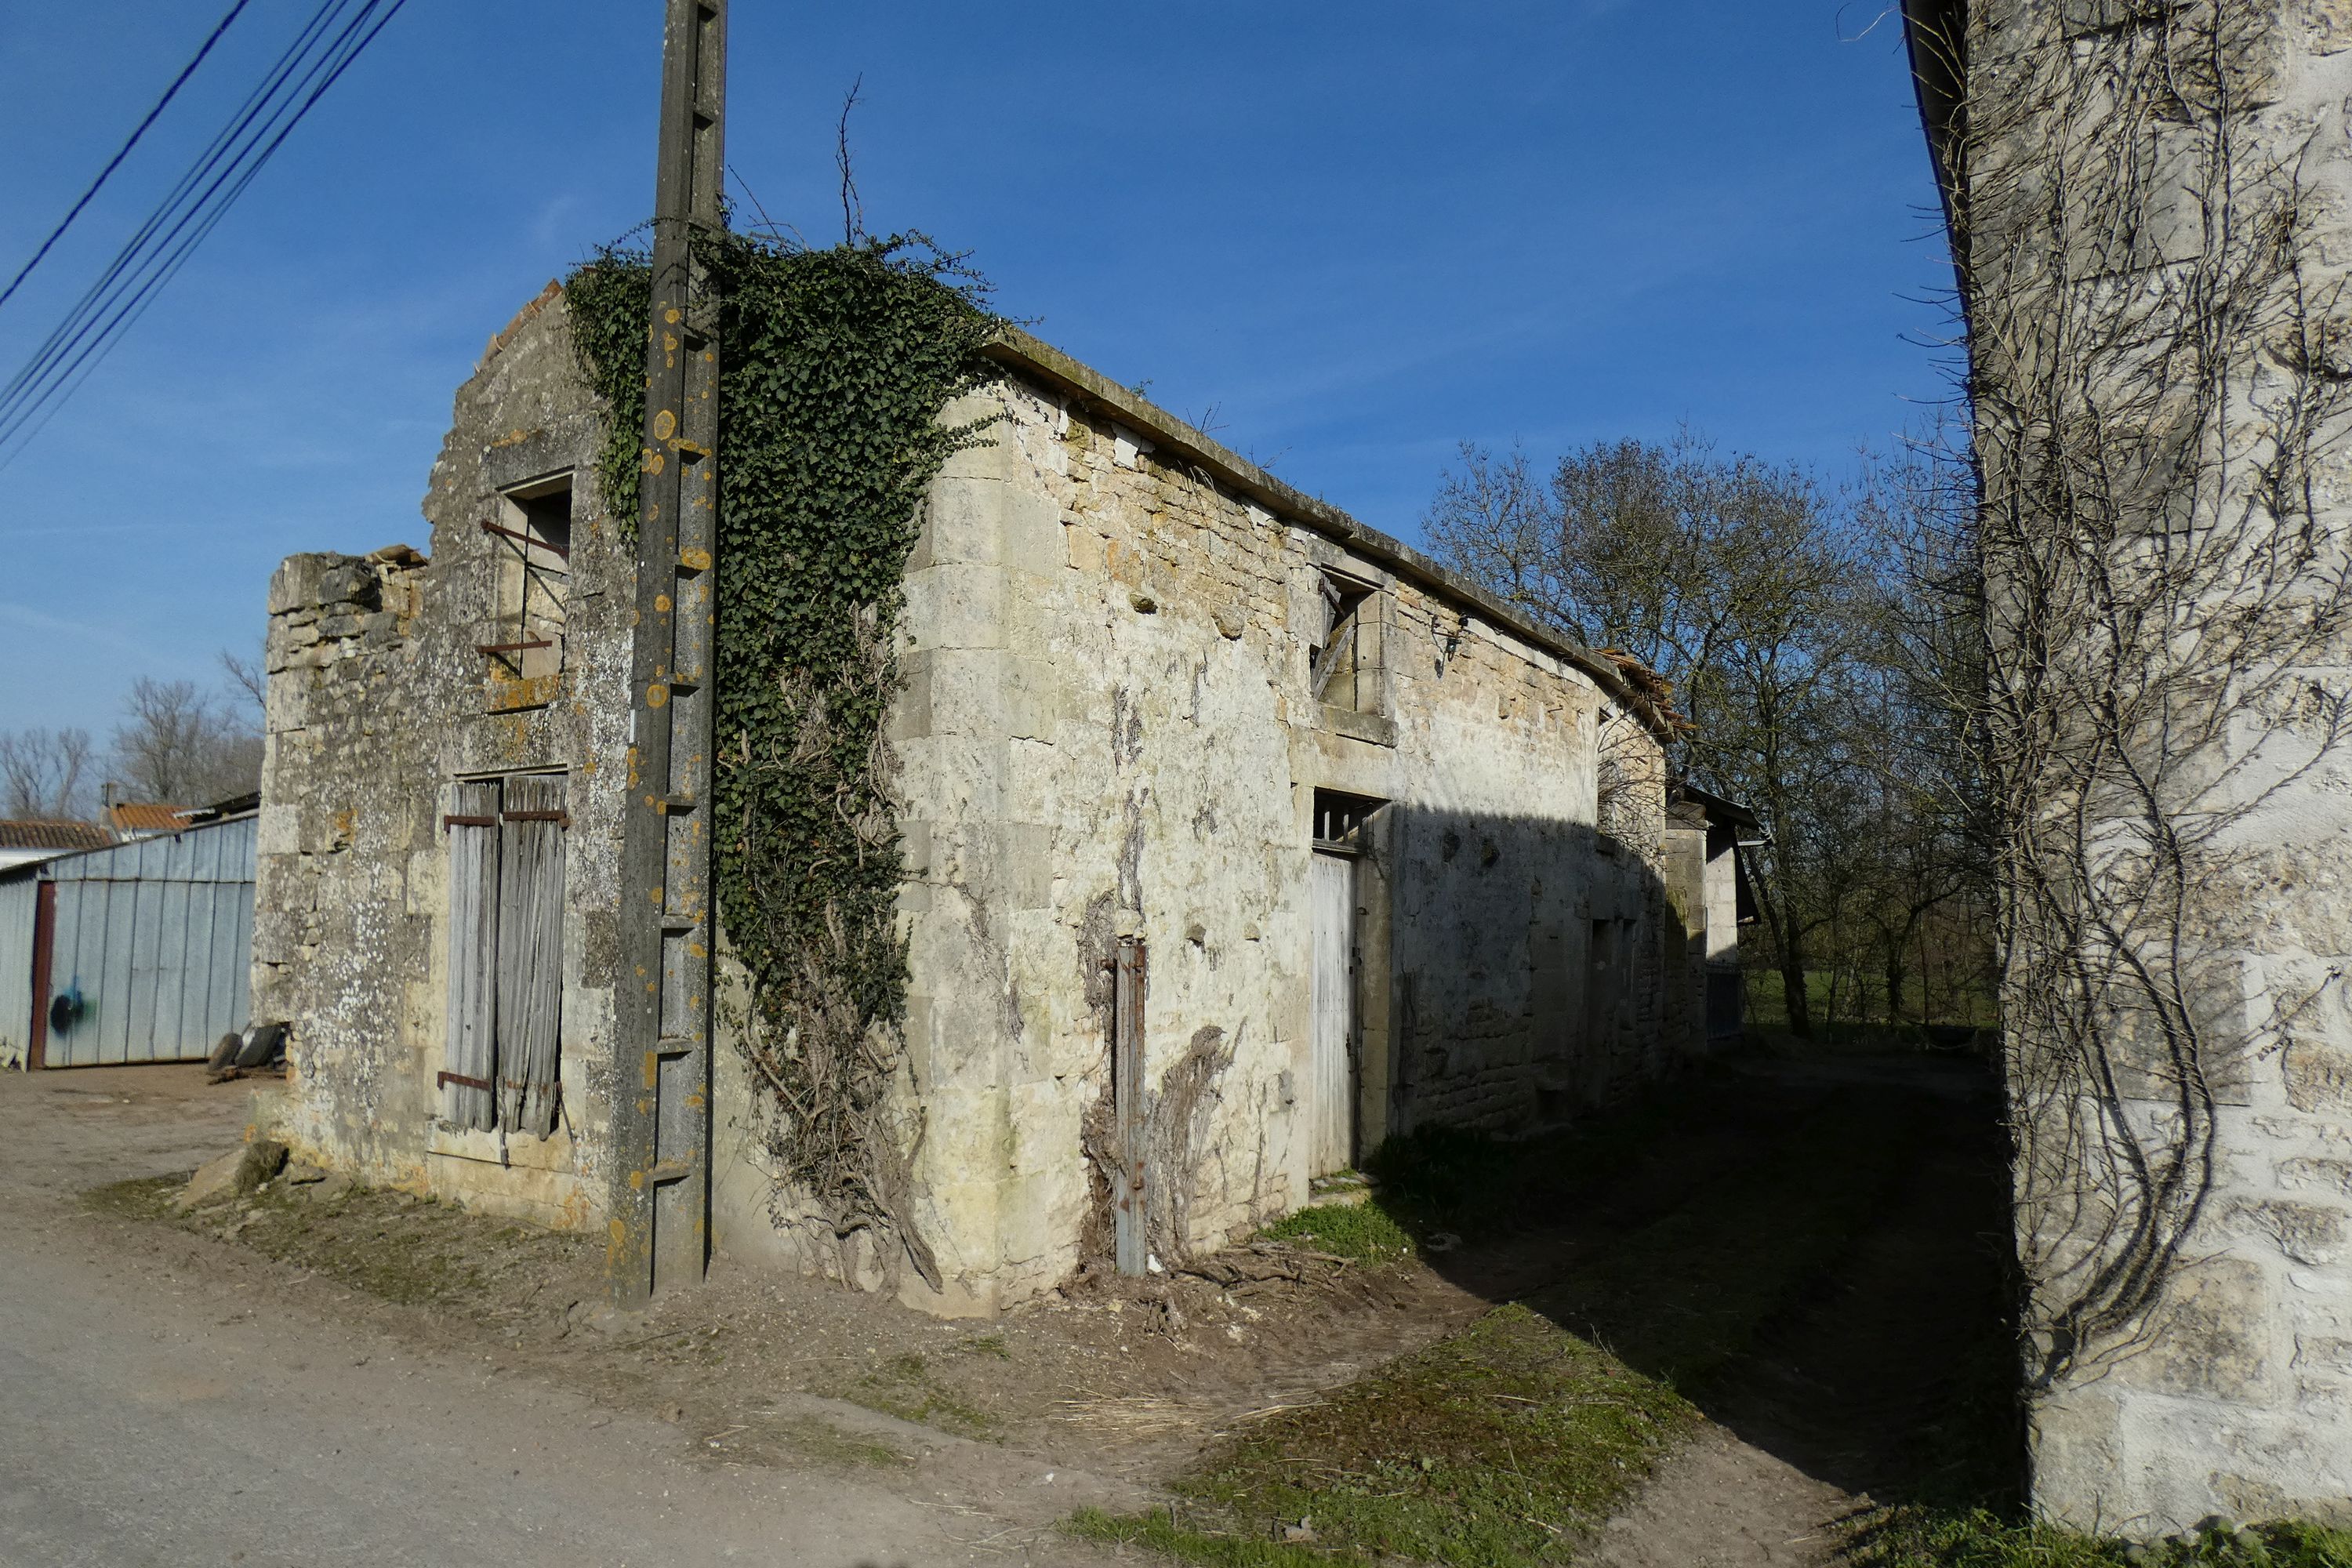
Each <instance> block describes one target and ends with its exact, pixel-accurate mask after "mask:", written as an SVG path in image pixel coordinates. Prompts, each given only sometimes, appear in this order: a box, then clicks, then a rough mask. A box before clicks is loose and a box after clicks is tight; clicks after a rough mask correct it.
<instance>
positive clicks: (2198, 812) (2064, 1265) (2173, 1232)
mask: <svg viewBox="0 0 2352 1568" xmlns="http://www.w3.org/2000/svg"><path fill="white" fill-rule="evenodd" d="M1920 9H1921V10H1922V11H1923V12H1924V11H1926V10H1927V7H1921V8H1920ZM1954 9H1955V11H1957V8H1954ZM1969 11H1970V13H1971V14H1970V15H1969V16H1968V17H1967V20H1966V21H1965V22H1964V23H1961V22H1955V23H1954V24H1951V26H1953V28H1954V30H1952V31H1949V32H1939V31H1937V28H1936V27H1935V26H1933V25H1923V24H1922V23H1921V21H1920V20H1919V18H1917V17H1915V18H1914V28H1915V43H1917V42H1924V43H1925V44H1926V46H1927V51H1926V54H1925V56H1924V58H1925V59H1926V60H1927V66H1926V68H1923V79H1927V77H1928V76H1930V75H1931V74H1932V75H1939V76H1941V77H1942V78H1943V79H1946V80H1948V81H1951V82H1955V83H1959V84H1962V86H1961V89H1960V91H1959V92H1958V97H1957V100H1956V101H1955V111H1954V112H1953V113H1952V114H1951V116H1950V124H1949V127H1948V133H1947V137H1946V141H1945V144H1944V145H1943V147H1942V149H1941V152H1942V155H1943V158H1944V162H1945V164H1946V168H1947V172H1948V175H1949V176H1950V184H1949V187H1948V188H1949V189H1950V191H1951V193H1952V197H1953V213H1952V216H1953V226H1954V250H1955V253H1956V256H1957V258H1958V263H1959V268H1960V279H1961V293H1962V298H1963V300H1964V301H1965V302H1966V305H1967V307H1968V310H1969V321H1968V327H1969V397H1970V400H1971V402H1972V404H1973V411H1974V414H1975V433H1976V455H1977V460H1978V463H1979V477H1980V481H1981V495H1980V498H1979V507H1978V509H1977V511H1976V517H1975V527H1976V529H1977V531H1978V537H1977V539H1976V541H1975V544H1976V548H1977V550H1978V552H1979V560H1980V561H1981V563H1982V576H1981V587H1982V592H1981V612H1982V615H1983V617H1984V627H1983V636H1984V641H1983V647H1984V651H1985V659H1986V663H1987V665H1988V667H1989V671H1990V678H1989V680H1988V682H1987V688H1986V690H1985V691H1984V693H1983V694H1982V697H1981V700H1980V703H1979V704H1977V705H1976V706H1975V710H1974V712H1973V713H1972V715H1971V717H1972V720H1973V721H1974V722H1976V723H1977V724H1978V726H1979V730H1980V738H1981V742H1982V746H1983V755H1984V757H1985V759H1986V763H1987V770H1988V773H1989V775H1990V781H1991V784H1992V794H1993V808H1994V809H1993V812H1992V816H1993V818H1994V822H1995V829H1996V833H1997V848H1998V852H1999V859H2000V869H2001V875H2002V884H2003V885H2002V903H2001V926H2002V930H2001V939H2002V940H2001V946H2002V950H2003V953H2004V973H2003V979H2002V1008H2003V1015H2004V1022H2005V1028H2006V1037H2007V1042H2008V1046H2007V1048H2008V1053H2009V1062H2008V1068H2009V1082H2010V1089H2011V1126H2012V1129H2013V1132H2014V1136H2015V1138H2016V1141H2017V1169H2016V1176H2015V1180H2016V1189H2017V1196H2018V1203H2019V1208H2020V1216H2019V1225H2018V1237H2019V1248H2020V1253H2021V1258H2020V1261H2021V1265H2022V1267H2023V1269H2024V1272H2025V1274H2026V1277H2027V1279H2029V1280H2030V1281H2031V1282H2032V1294H2031V1297H2030V1299H2029V1300H2028V1301H2027V1303H2026V1310H2025V1325H2024V1326H2025V1329H2026V1331H2027V1338H2028V1342H2029V1346H2028V1351H2029V1353H2028V1367H2027V1371H2028V1379H2029V1383H2030V1384H2032V1386H2033V1387H2035V1388H2037V1389H2047V1388H2049V1387H2051V1386H2052V1385H2053V1384H2056V1383H2058V1382H2059V1381H2060V1380H2062V1379H2063V1378H2066V1377H2068V1376H2069V1375H2071V1374H2073V1373H2076V1372H2079V1371H2089V1370H2092V1369H2095V1368H2096V1367H2097V1366H2099V1365H2100V1364H2102V1363H2105V1362H2106V1361H2108V1360H2110V1359H2111V1358H2113V1357H2114V1356H2116V1355H2117V1354H2119V1353H2122V1352H2127V1351H2128V1350H2130V1349H2131V1348H2132V1347H2133V1346H2134V1345H2136V1344H2137V1343H2139V1342H2143V1340H2144V1338H2145V1336H2146V1334H2147V1331H2148V1329H2149V1328H2150V1326H2151V1325H2152V1323H2153V1322H2154V1321H2156V1313H2157V1310H2158V1308H2159V1307H2160V1306H2161V1304H2162V1303H2163V1301H2164V1300H2165V1299H2166V1293H2167V1288H2168V1283H2169V1282H2170V1281H2171V1280H2172V1279H2175V1278H2176V1277H2177V1276H2178V1275H2179V1271H2180V1269H2181V1268H2183V1267H2185V1266H2186V1265H2188V1264H2189V1263H2190V1262H2192V1261H2193V1260H2194V1258H2193V1248H2194V1247H2196V1246H2197V1245H2198V1241H2197V1238H2198V1237H2199V1235H2200V1220H2201V1219H2202V1218H2203V1216H2204V1214H2205V1211H2206V1208H2207V1206H2208V1203H2209V1199H2210V1194H2211V1193H2212V1190H2213V1185H2214V1177H2215V1165H2216V1161H2217V1157H2218V1154H2219V1149H2218V1143H2217V1116H2218V1112H2219V1108H2220V1107H2221V1105H2223V1104H2224V1103H2226V1101H2227V1100H2229V1099H2230V1098H2231V1096H2232V1095H2233V1093H2235V1092H2237V1086H2240V1085H2242V1083H2243V1082H2244V1080H2245V1077H2246V1074H2247V1072H2248V1070H2249V1068H2250V1065H2251V1061H2252V1058H2253V1057H2255V1056H2256V1055H2258V1054H2261V1053H2264V1052H2269V1051H2273V1050H2275V1049H2277V1048H2279V1047H2280V1046H2281V1045H2282V1043H2283V1042H2284V1040H2285V1039H2286V1038H2287V1037H2288V1035H2289V1032H2290V1030H2291V1028H2292V1027H2293V1026H2294V1024H2295V1022H2296V1020H2297V1018H2298V1016H2299V1015H2300V1014H2301V1013H2302V1011H2303V1010H2304V1009H2305V1008H2307V1007H2308V1006H2309V1005H2311V1003H2312V1000H2313V998H2314V997H2315V995H2316V994H2318V991H2319V989H2320V988H2321V987H2322V986H2324V985H2325V984H2327V982H2328V981H2329V980H2330V979H2332V978H2333V976H2332V975H2329V974H2326V973H2310V972H2309V967H2308V966H2307V965H2306V966H2305V967H2304V968H2303V969H2302V970H2301V971H2297V970H2295V969H2294V967H2293V966H2292V965H2290V964H2287V963H2281V962H2278V961H2269V962H2267V963H2263V964H2262V965H2261V967H2259V968H2250V966H2249V957H2248V955H2250V954H2252V953H2258V952H2263V951H2264V949H2265V947H2266V945H2268V944H2267V943H2266V941H2265V937H2264V933H2263V931H2262V930H2261V929H2260V922H2261V921H2262V920H2263V914H2262V911H2263V908H2264V906H2265V905H2266V904H2267V903H2268V902H2269V901H2270V900H2269V898H2268V896H2267V890H2268V889H2269V888H2270V887H2271V886H2273V882H2274V879H2276V878H2278V877H2280V876H2282V875H2285V876H2288V877H2290V878H2291V875H2292V872H2291V868H2287V867H2284V866H2281V865H2279V864H2277V863H2275V862H2274V861H2273V859H2272V858H2271V857H2270V855H2269V854H2268V852H2267V850H2266V847H2265V846H2264V844H2263V841H2262V840H2263V836H2262V835H2261V834H2260V833H2259V832H2257V831H2253V830H2252V829H2253V827H2254V825H2255V824H2256V822H2257V819H2258V818H2259V817H2260V816H2262V815H2263V813H2264V812H2265V811H2266V810H2267V809H2269V808H2270V807H2271V806H2272V805H2273V804H2275V803H2276V802H2277V801H2278V800H2279V798H2280V796H2281V795H2282V792H2284V791H2287V790H2289V789H2292V788H2294V787H2296V786H2297V785H2298V784H2299V783H2301V782H2302V781H2304V780H2306V779H2307V778H2308V777H2309V776H2310V773H2311V771H2312V769H2313V768H2314V767H2315V765H2317V764H2318V763H2320V762H2321V760H2322V759H2324V758H2326V757H2327V756H2328V755H2329V754H2330V753H2331V752H2334V751H2335V750H2336V748H2337V747H2338V746H2339V745H2340V744H2341V742H2343V741H2344V740H2345V739H2346V737H2347V729H2352V723H2347V718H2352V714H2348V713H2347V703H2346V697H2345V693H2344V691H2343V690H2342V689H2341V687H2340V684H2334V685H2331V684H2329V683H2326V682H2324V681H2323V680H2321V679H2316V678H2315V675H2314V671H2315V668H2326V667H2332V666H2335V665H2336V664H2339V663H2340V658H2339V657H2338V650H2340V648H2341V647H2342V646H2343V639H2344V637H2346V635H2347V631H2352V583H2347V548H2346V547H2347V542H2346V540H2345V539H2344V538H2343V537H2342V535H2341V531H2340V530H2339V529H2337V528H2336V525H2335V524H2333V523H2332V522H2331V521H2329V519H2328V517H2327V516H2326V511H2325V509H2323V508H2321V507H2319V506H2317V505H2315V502H2314V499H2313V489H2314V476H2315V468H2316V467H2317V465H2318V464H2319V463H2320V462H2321V461H2322V459H2323V458H2324V457H2325V455H2326V454H2327V453H2328V452H2329V450H2330V449H2331V447H2332V446H2333V445H2334V444H2335V443H2336V442H2340V441H2341V440H2342V438H2343V436H2344V432H2345V419H2346V415H2347V384H2352V361H2347V351H2346V345H2345V344H2344V343H2343V342H2340V341H2338V340H2337V338H2336V336H2335V333H2336V331H2337V330H2338V329H2336V328H2335V327H2334V326H2332V325H2331V323H2333V322H2336V321H2341V319H2342V317H2341V314H2340V311H2341V308H2342V306H2343V305H2344V304H2345V302H2346V300H2345V297H2344V287H2343V283H2342V281H2341V279H2342V274H2341V273H2340V272H2335V273H2331V272H2328V271H2326V270H2323V268H2322V267H2321V265H2320V260H2319V258H2320V254H2321V253H2320V248H2319V247H2318V245H2317V244H2316V242H2315V236H2314V233H2313V229H2312V226H2311V224H2310V222H2309V220H2308V210H2309V208H2310V205H2311V201H2312V192H2311V189H2310V184H2309V178H2308V172H2307V170H2306V166H2305V165H2306V161H2307V160H2308V159H2309V157H2310V156H2311V154H2312V152H2313V148H2314V144H2315V137H2316V127H2315V125H2314V124H2312V123H2310V122H2308V121H2306V122H2304V123H2302V124H2300V125H2297V124H2295V123H2294V122H2293V121H2289V120H2285V119H2282V118H2280V117H2277V116H2267V117H2266V116H2265V115H2264V113H2263V111H2264V110H2268V109H2269V108H2270V107H2271V105H2272V103H2273V100H2274V97H2275V94H2274V92H2273V86H2274V79H2273V76H2272V74H2271V73H2272V68H2273V64H2272V62H2273V56H2272V52H2271V51H2272V50H2273V48H2274V47H2275V46H2276V41H2277V38H2276V33H2277V29H2276V26H2275V22H2276V11H2277V7H2276V6H2275V5H2255V4H2252V3H2250V0H2070V3H2069V4H2066V5H2046V6H2033V7H2027V6H2020V5H1993V6H1981V5H1979V6H1974V7H1970V8H1969ZM1961 27H1965V29H1966V30H1965V32H1963V31H1960V30H1958V29H1959V28H1961ZM1931 90H1932V84H1931Z"/></svg>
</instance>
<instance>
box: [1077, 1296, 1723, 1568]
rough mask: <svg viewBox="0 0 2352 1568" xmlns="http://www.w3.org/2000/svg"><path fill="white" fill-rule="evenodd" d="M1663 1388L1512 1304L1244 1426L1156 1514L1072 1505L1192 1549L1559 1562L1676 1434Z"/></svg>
mask: <svg viewBox="0 0 2352 1568" xmlns="http://www.w3.org/2000/svg"><path fill="white" fill-rule="evenodd" d="M1696 1419H1697V1416H1696V1412H1695V1411H1694V1410H1692V1408H1691V1407H1690V1406H1689V1405H1687V1404H1685V1402H1684V1401H1683V1400H1682V1399H1681V1398H1680V1397H1679V1396H1677V1395H1676V1394H1675V1393H1674V1392H1673V1391H1672V1390H1671V1389H1668V1388H1666V1387H1665V1386H1664V1385H1663V1384H1658V1383H1656V1382H1654V1381H1652V1380H1651V1379H1648V1378H1645V1377H1643V1376H1642V1375H1641V1374H1639V1373H1635V1372H1633V1371H1632V1370H1631V1369H1630V1368H1628V1367H1627V1366H1625V1365H1624V1363H1622V1362H1620V1361H1618V1360H1617V1359H1616V1358H1615V1357H1614V1356H1612V1355H1609V1354H1608V1353H1607V1352H1603V1351H1601V1350H1598V1349H1596V1348H1594V1347H1593V1346H1592V1345H1591V1344H1589V1343H1587V1342H1585V1341H1583V1340H1581V1339H1579V1338H1578V1337H1577V1336H1575V1335H1574V1334H1571V1333H1569V1332H1567V1331H1564V1330H1562V1329H1560V1328H1559V1327H1557V1326H1556V1325H1554V1324H1552V1323H1550V1322H1549V1321H1545V1320H1544V1319H1543V1318H1542V1317H1541V1316H1539V1315H1538V1314H1537V1313H1535V1312H1533V1311H1530V1310H1528V1309H1527V1308H1525V1307H1522V1306H1507V1307H1499V1308H1496V1310H1494V1311H1491V1312H1489V1313H1488V1314H1486V1317H1484V1318H1482V1319H1480V1320H1479V1321H1477V1322H1476V1323H1475V1324H1473V1325H1472V1326H1471V1327H1470V1328H1468V1329H1466V1330H1465V1331H1463V1332H1461V1333H1459V1334H1456V1335H1454V1337H1453V1338H1451V1339H1449V1340H1445V1341H1444V1342H1440V1343H1438V1344H1436V1345H1433V1346H1432V1347H1430V1348H1429V1349H1427V1350H1424V1351H1422V1352H1417V1353H1415V1354H1412V1355H1409V1356H1405V1357H1402V1358H1401V1359H1399V1360H1397V1361H1394V1362H1391V1363H1389V1364H1388V1365H1387V1366H1385V1367H1382V1368H1381V1370H1379V1371H1378V1372H1375V1373H1372V1374H1371V1375H1370V1376H1369V1377H1366V1378H1364V1379H1362V1380H1360V1381H1359V1382H1357V1383H1355V1384H1350V1385H1349V1387H1347V1388H1345V1389H1343V1390H1341V1391H1340V1392H1339V1393H1338V1394H1334V1395H1333V1396H1332V1397H1330V1398H1329V1399H1328V1400H1326V1401H1324V1402H1322V1403H1319V1404H1316V1405H1306V1406H1301V1407H1299V1408H1296V1409H1292V1410H1286V1411H1284V1412H1282V1413H1280V1414H1278V1415H1273V1416H1269V1417H1266V1418H1264V1419H1261V1420H1258V1421H1255V1422H1253V1423H1251V1424H1250V1425H1249V1426H1247V1427H1245V1428H1244V1430H1243V1431H1242V1432H1240V1433H1239V1434H1237V1435H1236V1436H1233V1437H1231V1438H1229V1439H1227V1440H1226V1441H1225V1442H1224V1443H1223V1446H1222V1447H1219V1448H1217V1449H1215V1450H1214V1451H1213V1452H1212V1453H1211V1454H1210V1455H1209V1456H1208V1457H1207V1458H1205V1459H1204V1460H1203V1461H1202V1463H1201V1464H1200V1465H1199V1466H1198V1467H1197V1468H1194V1469H1193V1470H1192V1472H1191V1473H1190V1474H1189V1475H1187V1476H1186V1477H1184V1478H1183V1479H1181V1481H1179V1482H1178V1483H1177V1491H1178V1493H1179V1494H1180V1496H1181V1497H1182V1498H1184V1499H1185V1500H1187V1502H1188V1504H1189V1506H1188V1507H1185V1508H1183V1509H1181V1510H1180V1514H1179V1518H1178V1520H1176V1521H1170V1520H1168V1519H1165V1518H1163V1517H1162V1516H1160V1515H1147V1516H1141V1517H1138V1518H1134V1519H1126V1520H1120V1519H1113V1518H1109V1517H1108V1516H1102V1515H1091V1516H1086V1517H1082V1518H1081V1519H1079V1520H1077V1521H1074V1522H1073V1526H1072V1528H1074V1529H1075V1530H1076V1531H1079V1532H1080V1533H1082V1534H1087V1535H1091V1536H1093V1537H1096V1538H1097V1539H1115V1540H1122V1541H1134V1542H1142V1543H1144V1544H1148V1545H1151V1546H1155V1547H1158V1548H1160V1549H1161V1550H1165V1551H1169V1552H1174V1553H1175V1554H1177V1555H1179V1556H1181V1557H1185V1558H1187V1559H1189V1560H1191V1561H1194V1562H1201V1563H1231V1564H1255V1563H1291V1562H1297V1561H1303V1560H1306V1559H1305V1558H1304V1557H1302V1555H1301V1553H1302V1550H1303V1545H1304V1542H1290V1541H1286V1540H1285V1539H1283V1538H1284V1536H1285V1535H1286V1534H1297V1535H1300V1536H1302V1537H1305V1536H1309V1535H1311V1540H1312V1544H1313V1548H1314V1552H1313V1555H1314V1556H1317V1557H1320V1558H1328V1556H1330V1555H1331V1554H1333V1553H1337V1554H1339V1556H1341V1557H1342V1558H1348V1557H1351V1556H1359V1557H1380V1556H1394V1557H1406V1558H1413V1559H1418V1560H1421V1561H1425V1562H1433V1563H1453V1564H1459V1565H1461V1568H1507V1565H1515V1564H1522V1563H1562V1562H1566V1561H1567V1560H1568V1558H1569V1556H1570V1552H1571V1550H1572V1548H1573V1546H1574V1544H1575V1542H1577V1541H1578V1540H1579V1539H1580V1537H1581V1536H1582V1535H1583V1534H1584V1533H1585V1532H1586V1531H1589V1530H1591V1528H1592V1527H1593V1526H1595V1525H1597V1524H1599V1523H1600V1522H1601V1521H1602V1520H1604V1519H1606V1518H1607V1517H1608V1516H1609V1514H1610V1513H1611V1512H1612V1510H1614V1509H1615V1508H1616V1506H1617V1505H1618V1504H1619V1503H1620V1502H1621V1501H1622V1500H1623V1499H1624V1498H1625V1496H1626V1495H1627V1494H1628V1493H1629V1492H1630V1491H1631V1490H1632V1489H1633V1488H1634V1487H1635V1486H1636V1485H1638V1484H1639V1483H1640V1482H1641V1480H1642V1479H1643V1477H1645V1476H1646V1475H1648V1474H1649V1472H1650V1469H1651V1468H1652V1467H1653V1466H1654V1464H1655V1463H1656V1461H1657V1459H1658V1458H1659V1457H1660V1456H1661V1455H1662V1454H1664V1452H1665V1451H1667V1450H1668V1449H1669V1448H1670V1447H1673V1446H1674V1445H1675V1443H1676V1442H1677V1441H1679V1440H1680V1439H1681V1438H1682V1437H1683V1436H1684V1435H1685V1434H1686V1433H1687V1432H1688V1431H1689V1430H1690V1429H1691V1428H1692V1426H1694V1424H1695V1423H1696Z"/></svg>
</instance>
